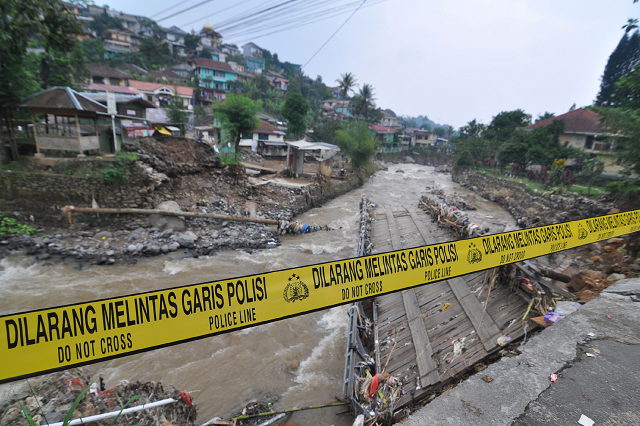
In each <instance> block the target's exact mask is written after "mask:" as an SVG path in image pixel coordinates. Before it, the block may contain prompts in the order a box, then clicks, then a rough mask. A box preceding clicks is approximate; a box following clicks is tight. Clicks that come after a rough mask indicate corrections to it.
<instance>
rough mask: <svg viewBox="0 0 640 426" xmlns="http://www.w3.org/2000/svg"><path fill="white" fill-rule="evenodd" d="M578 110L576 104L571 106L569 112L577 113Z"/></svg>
mask: <svg viewBox="0 0 640 426" xmlns="http://www.w3.org/2000/svg"><path fill="white" fill-rule="evenodd" d="M576 108H577V107H576V103H575V102H574V103H573V105H571V107H570V108H569V111H575V109H576Z"/></svg>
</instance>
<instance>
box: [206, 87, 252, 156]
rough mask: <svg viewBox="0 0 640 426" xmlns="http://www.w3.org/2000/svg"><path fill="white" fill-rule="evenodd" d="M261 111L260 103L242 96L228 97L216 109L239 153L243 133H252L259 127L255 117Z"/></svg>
mask: <svg viewBox="0 0 640 426" xmlns="http://www.w3.org/2000/svg"><path fill="white" fill-rule="evenodd" d="M260 110H261V107H260V103H259V102H255V101H253V100H251V99H249V98H247V97H246V96H242V95H227V98H226V99H225V100H224V102H222V103H221V104H219V105H218V106H217V107H215V109H214V111H215V113H216V114H217V115H218V117H219V118H220V121H221V122H222V127H223V129H224V130H225V131H226V132H227V133H228V134H229V136H230V137H231V140H233V141H234V142H235V150H236V152H238V148H239V144H240V139H241V137H242V134H243V133H249V132H252V131H253V129H255V128H256V127H257V126H258V121H257V119H256V118H255V115H256V114H257V113H259V112H260Z"/></svg>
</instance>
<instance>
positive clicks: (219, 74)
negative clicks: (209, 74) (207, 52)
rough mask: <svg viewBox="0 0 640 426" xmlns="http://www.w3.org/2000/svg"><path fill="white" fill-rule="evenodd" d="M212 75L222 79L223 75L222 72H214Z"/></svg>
mask: <svg viewBox="0 0 640 426" xmlns="http://www.w3.org/2000/svg"><path fill="white" fill-rule="evenodd" d="M214 75H215V76H216V77H224V73H223V72H222V71H215V72H214Z"/></svg>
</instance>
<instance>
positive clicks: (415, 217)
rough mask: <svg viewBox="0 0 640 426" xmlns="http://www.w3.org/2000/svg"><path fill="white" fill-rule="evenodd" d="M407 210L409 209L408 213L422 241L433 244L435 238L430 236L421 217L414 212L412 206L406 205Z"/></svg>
mask: <svg viewBox="0 0 640 426" xmlns="http://www.w3.org/2000/svg"><path fill="white" fill-rule="evenodd" d="M407 211H409V214H410V215H411V219H413V222H414V223H415V224H416V228H418V232H419V233H420V235H421V236H422V239H423V240H424V243H425V244H427V245H428V244H434V243H435V240H434V239H433V237H432V236H431V232H429V231H428V230H427V227H426V226H425V224H424V223H423V222H422V219H420V218H418V214H417V213H416V210H415V209H414V208H413V207H407ZM420 225H422V226H420ZM429 241H433V242H429Z"/></svg>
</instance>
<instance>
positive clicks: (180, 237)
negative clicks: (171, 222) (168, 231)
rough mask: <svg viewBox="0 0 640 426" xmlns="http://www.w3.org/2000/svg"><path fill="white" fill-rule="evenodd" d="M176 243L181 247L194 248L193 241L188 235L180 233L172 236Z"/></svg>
mask: <svg viewBox="0 0 640 426" xmlns="http://www.w3.org/2000/svg"><path fill="white" fill-rule="evenodd" d="M174 237H175V240H176V243H178V244H180V246H182V247H186V248H193V247H195V246H196V243H195V240H194V239H193V238H191V236H189V235H185V234H182V233H178V234H175V235H174Z"/></svg>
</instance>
